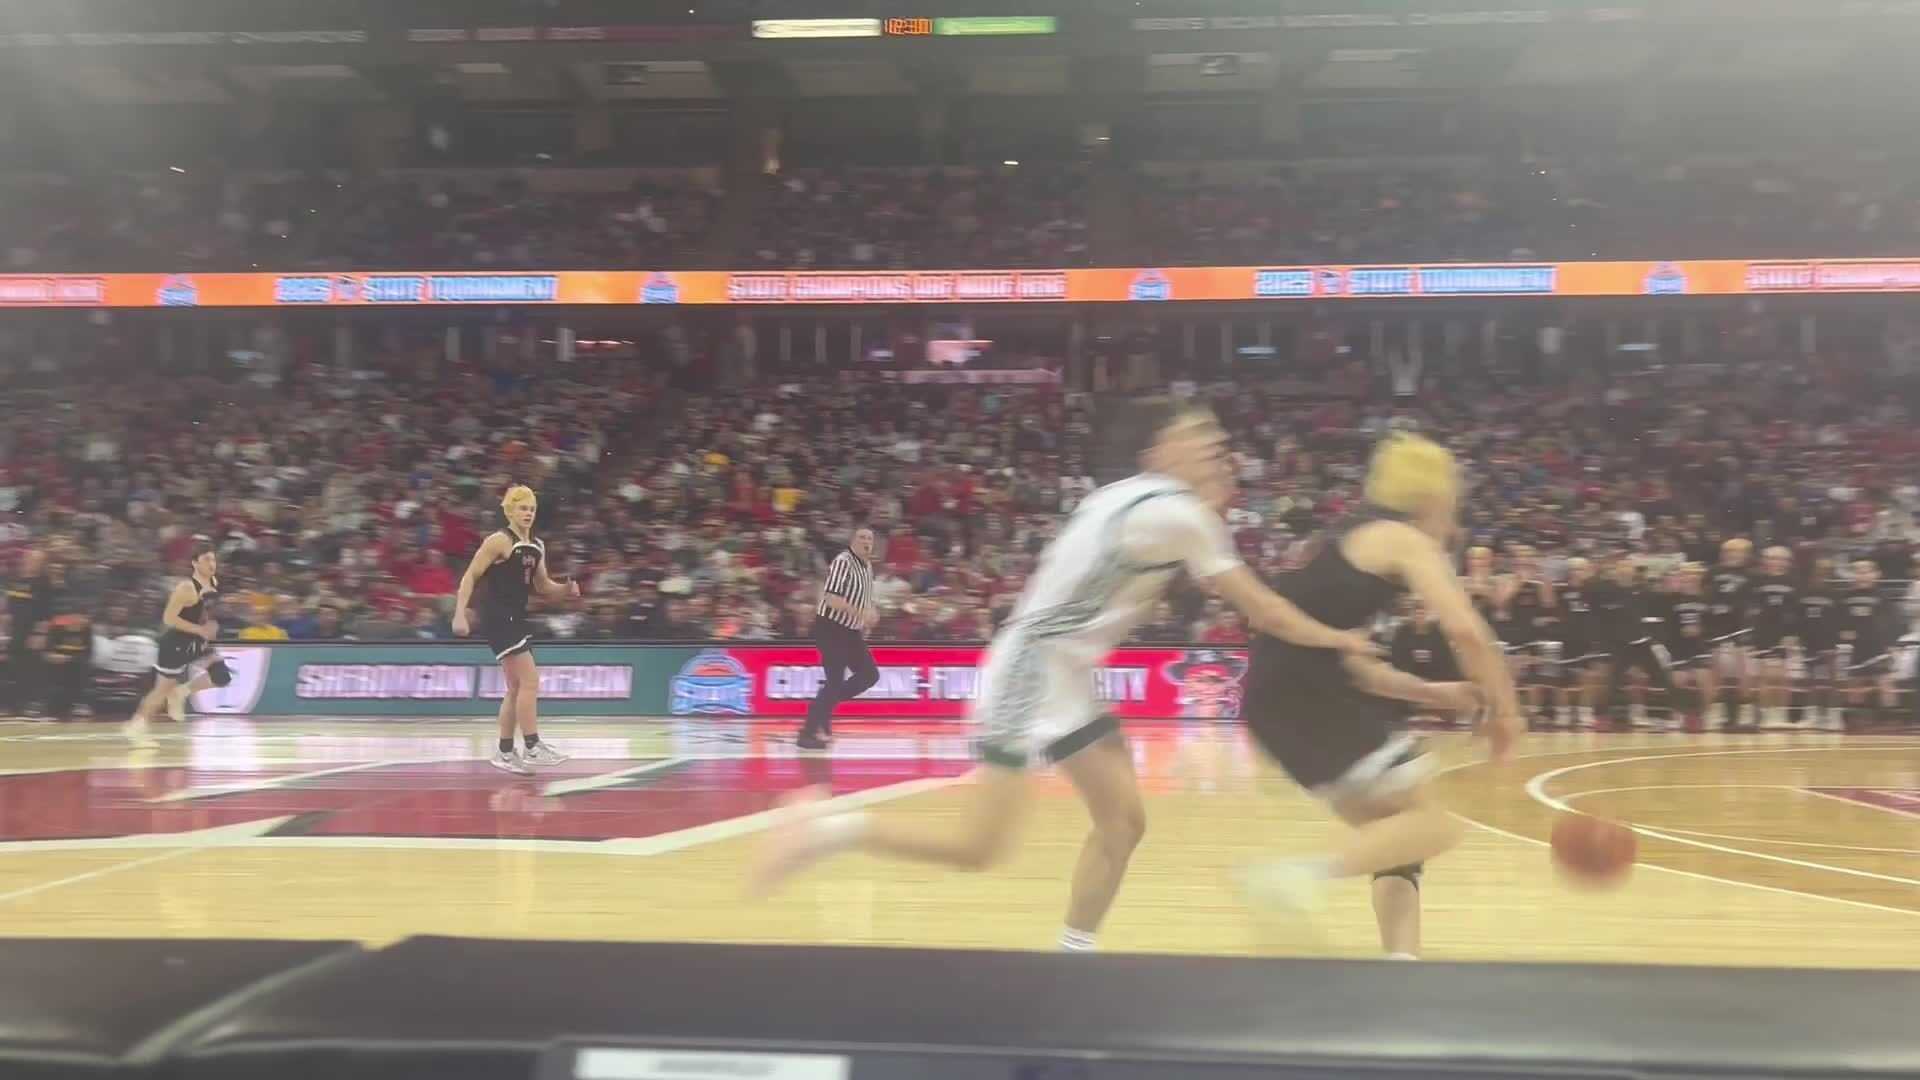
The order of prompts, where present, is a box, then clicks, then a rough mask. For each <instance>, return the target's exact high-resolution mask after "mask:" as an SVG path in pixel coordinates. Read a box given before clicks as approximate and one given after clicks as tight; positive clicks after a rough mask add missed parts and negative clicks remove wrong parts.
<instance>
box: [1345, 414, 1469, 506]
mask: <svg viewBox="0 0 1920 1080" xmlns="http://www.w3.org/2000/svg"><path fill="white" fill-rule="evenodd" d="M1458 482H1459V476H1458V474H1457V472H1456V471H1455V469H1454V463H1453V452H1452V451H1450V450H1448V449H1447V448H1446V447H1444V446H1441V445H1440V444H1439V443H1437V442H1434V441H1433V440H1432V439H1429V438H1426V437H1424V436H1420V435H1411V434H1405V433H1402V434H1397V435H1390V436H1388V437H1387V438H1385V439H1383V440H1381V442H1380V445H1379V446H1378V447H1376V448H1375V449H1374V451H1373V461H1372V462H1371V463H1370V464H1369V465H1368V466H1367V487H1366V494H1367V501H1368V502H1370V503H1373V504H1374V505H1375V506H1382V507H1385V508H1386V509H1388V510H1393V511H1396V512H1398V513H1402V514H1410V513H1414V512H1415V511H1418V510H1420V509H1421V508H1423V507H1424V506H1426V505H1427V504H1428V503H1430V502H1432V501H1434V500H1436V499H1441V498H1447V497H1451V496H1452V495H1453V493H1454V491H1455V490H1456V485H1457V484H1458Z"/></svg>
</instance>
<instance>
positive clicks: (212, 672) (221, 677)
mask: <svg viewBox="0 0 1920 1080" xmlns="http://www.w3.org/2000/svg"><path fill="white" fill-rule="evenodd" d="M207 681H208V682H210V683H212V684H213V685H215V686H226V685H228V684H230V683H232V682H233V669H232V668H230V667H228V666H227V662H226V661H225V660H215V661H214V662H213V663H211V664H209V665H207Z"/></svg>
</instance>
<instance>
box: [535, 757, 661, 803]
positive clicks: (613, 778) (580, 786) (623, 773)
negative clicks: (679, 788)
mask: <svg viewBox="0 0 1920 1080" xmlns="http://www.w3.org/2000/svg"><path fill="white" fill-rule="evenodd" d="M692 760H693V759H692V758H687V757H670V758H662V759H660V760H659V761H649V762H647V763H646V764H644V765H635V766H634V767H633V768H631V769H621V770H620V771H619V772H610V773H601V774H599V775H598V776H582V777H578V778H576V779H573V780H555V781H554V782H553V783H551V784H548V785H547V786H546V787H544V788H542V789H541V790H540V794H542V795H578V794H579V793H580V792H583V791H599V790H601V789H602V788H610V787H620V786H621V785H623V784H625V783H626V782H627V781H628V780H630V779H632V778H633V777H636V776H645V775H647V774H648V773H651V772H659V771H660V770H662V769H671V768H673V767H675V766H677V765H685V764H687V763H688V762H690V761H692Z"/></svg>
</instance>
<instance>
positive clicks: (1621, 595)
mask: <svg viewBox="0 0 1920 1080" xmlns="http://www.w3.org/2000/svg"><path fill="white" fill-rule="evenodd" d="M1590 595H1591V596H1592V597H1593V627H1594V634H1595V643H1596V644H1599V645H1602V646H1605V647H1607V648H1618V647H1620V646H1623V645H1629V644H1632V643H1634V642H1636V641H1640V640H1642V639H1644V638H1647V637H1650V636H1652V634H1653V632H1654V630H1655V629H1656V627H1654V626H1651V625H1649V624H1648V622H1647V620H1648V619H1649V618H1650V617H1653V614H1652V609H1651V607H1650V605H1649V604H1648V599H1649V597H1648V596H1647V591H1646V590H1645V589H1641V588H1637V587H1636V588H1627V587H1626V586H1624V585H1621V584H1619V583H1618V582H1613V581H1603V582H1600V583H1599V584H1597V585H1595V586H1594V587H1593V590H1592V592H1591V594H1590Z"/></svg>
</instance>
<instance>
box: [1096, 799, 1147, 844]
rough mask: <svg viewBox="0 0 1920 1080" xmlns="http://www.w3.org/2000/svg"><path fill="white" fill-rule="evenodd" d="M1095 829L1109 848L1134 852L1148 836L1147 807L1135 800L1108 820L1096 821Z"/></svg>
mask: <svg viewBox="0 0 1920 1080" xmlns="http://www.w3.org/2000/svg"><path fill="white" fill-rule="evenodd" d="M1094 829H1095V831H1096V832H1098V833H1099V834H1100V838H1101V841H1102V842H1103V843H1105V844H1106V846H1107V848H1108V850H1110V851H1113V852H1115V853H1118V854H1132V853H1133V849H1134V848H1137V847H1139V846H1140V841H1142V840H1145V839H1146V838H1147V808H1146V807H1144V806H1142V805H1140V804H1139V803H1138V802H1135V803H1133V804H1131V805H1129V806H1126V807H1124V808H1122V809H1120V810H1118V811H1116V812H1114V813H1112V814H1110V815H1108V820H1105V821H1100V822H1096V823H1095V825H1094Z"/></svg>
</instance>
